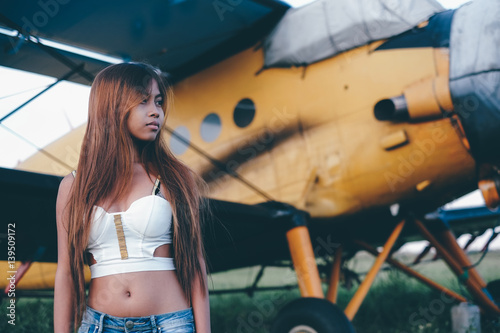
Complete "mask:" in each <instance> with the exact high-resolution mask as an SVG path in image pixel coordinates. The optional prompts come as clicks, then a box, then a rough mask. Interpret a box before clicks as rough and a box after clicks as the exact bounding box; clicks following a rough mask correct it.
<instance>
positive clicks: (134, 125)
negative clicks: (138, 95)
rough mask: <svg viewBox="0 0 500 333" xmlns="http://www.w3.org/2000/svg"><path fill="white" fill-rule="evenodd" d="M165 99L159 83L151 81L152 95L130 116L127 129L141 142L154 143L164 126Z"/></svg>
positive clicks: (132, 111)
mask: <svg viewBox="0 0 500 333" xmlns="http://www.w3.org/2000/svg"><path fill="white" fill-rule="evenodd" d="M162 105H163V98H162V97H161V95H160V90H159V89H158V83H157V82H156V81H155V80H152V81H151V94H150V95H149V96H148V97H145V99H144V100H143V101H142V102H141V103H140V104H139V105H137V106H136V107H134V108H133V109H132V110H131V111H130V114H129V117H128V120H127V127H128V130H129V131H130V134H131V135H132V136H133V137H134V138H136V139H138V140H141V141H154V140H155V139H156V136H157V135H158V133H159V132H160V128H161V126H162V124H163V118H164V117H165V115H164V114H163V109H162Z"/></svg>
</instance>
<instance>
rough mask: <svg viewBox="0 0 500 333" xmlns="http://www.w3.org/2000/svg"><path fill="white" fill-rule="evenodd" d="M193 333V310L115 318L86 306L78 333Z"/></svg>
mask: <svg viewBox="0 0 500 333" xmlns="http://www.w3.org/2000/svg"><path fill="white" fill-rule="evenodd" d="M101 332H104V333H115V332H120V333H123V332H125V333H129V332H130V333H132V332H141V333H167V332H168V333H193V332H196V330H195V326H194V317H193V309H192V308H187V309H184V310H180V311H175V312H168V313H164V314H159V315H151V316H145V317H115V316H110V315H108V314H106V313H103V312H99V311H97V310H94V309H92V308H91V307H89V306H87V310H86V311H85V313H84V314H83V319H82V325H81V326H80V328H79V329H78V333H101Z"/></svg>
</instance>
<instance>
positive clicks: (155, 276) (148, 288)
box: [88, 245, 190, 317]
mask: <svg viewBox="0 0 500 333" xmlns="http://www.w3.org/2000/svg"><path fill="white" fill-rule="evenodd" d="M158 250H161V251H158ZM157 252H161V253H157ZM168 252H170V251H169V246H167V245H163V246H162V247H161V249H157V251H155V257H169V255H167V253H168ZM88 305H89V306H90V307H91V308H93V309H95V310H97V311H100V312H104V313H107V314H109V315H111V316H117V317H142V316H148V315H153V314H162V313H167V312H173V311H179V310H184V309H187V308H189V307H190V304H189V301H188V300H187V299H186V297H184V293H183V292H182V288H181V285H180V284H179V281H178V279H177V275H176V271H175V270H170V271H144V272H131V273H123V274H114V275H108V276H103V277H99V278H95V279H92V280H91V282H90V288H89V296H88Z"/></svg>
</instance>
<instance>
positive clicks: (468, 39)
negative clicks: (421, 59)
mask: <svg viewBox="0 0 500 333" xmlns="http://www.w3.org/2000/svg"><path fill="white" fill-rule="evenodd" d="M499 17H500V1H498V0H475V1H473V2H472V3H469V4H467V5H464V6H462V7H461V8H459V9H457V11H456V12H455V14H454V17H453V21H452V25H451V34H450V93H451V97H452V102H453V106H454V110H455V112H456V113H457V115H458V116H459V118H460V120H461V122H462V125H463V127H464V131H465V134H466V136H467V139H468V140H469V143H470V148H471V153H472V155H473V156H474V158H475V159H476V162H478V165H480V164H483V163H489V164H494V165H497V166H500V20H499V19H498V18H499Z"/></svg>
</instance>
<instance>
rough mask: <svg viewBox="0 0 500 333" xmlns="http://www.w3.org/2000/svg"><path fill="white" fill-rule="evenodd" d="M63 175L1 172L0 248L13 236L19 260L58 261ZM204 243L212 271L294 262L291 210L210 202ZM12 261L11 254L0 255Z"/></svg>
mask: <svg viewBox="0 0 500 333" xmlns="http://www.w3.org/2000/svg"><path fill="white" fill-rule="evenodd" d="M61 179H62V177H58V176H53V175H45V174H39V173H33V172H26V171H20V170H13V169H5V168H0V187H1V188H2V191H0V211H1V212H2V219H1V221H2V222H1V229H0V230H1V232H0V246H2V247H4V248H7V244H8V242H9V234H10V235H11V236H13V237H14V244H15V260H16V261H40V262H57V231H56V216H55V205H56V197H57V191H58V188H59V183H60V181H61ZM209 205H210V207H211V210H212V214H210V215H206V219H205V220H206V222H205V236H204V238H205V243H206V247H207V254H208V258H209V264H210V270H211V271H212V272H217V271H222V270H228V269H232V268H239V267H247V266H253V265H257V264H263V263H266V262H267V263H271V262H273V261H276V260H281V259H290V254H289V251H288V245H287V243H286V238H285V232H286V230H287V226H288V221H287V217H289V216H290V209H292V208H291V207H289V206H286V205H284V204H281V203H277V202H266V203H263V204H258V205H245V204H241V203H236V202H229V201H221V200H214V199H209ZM0 260H7V251H3V252H2V253H0Z"/></svg>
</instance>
